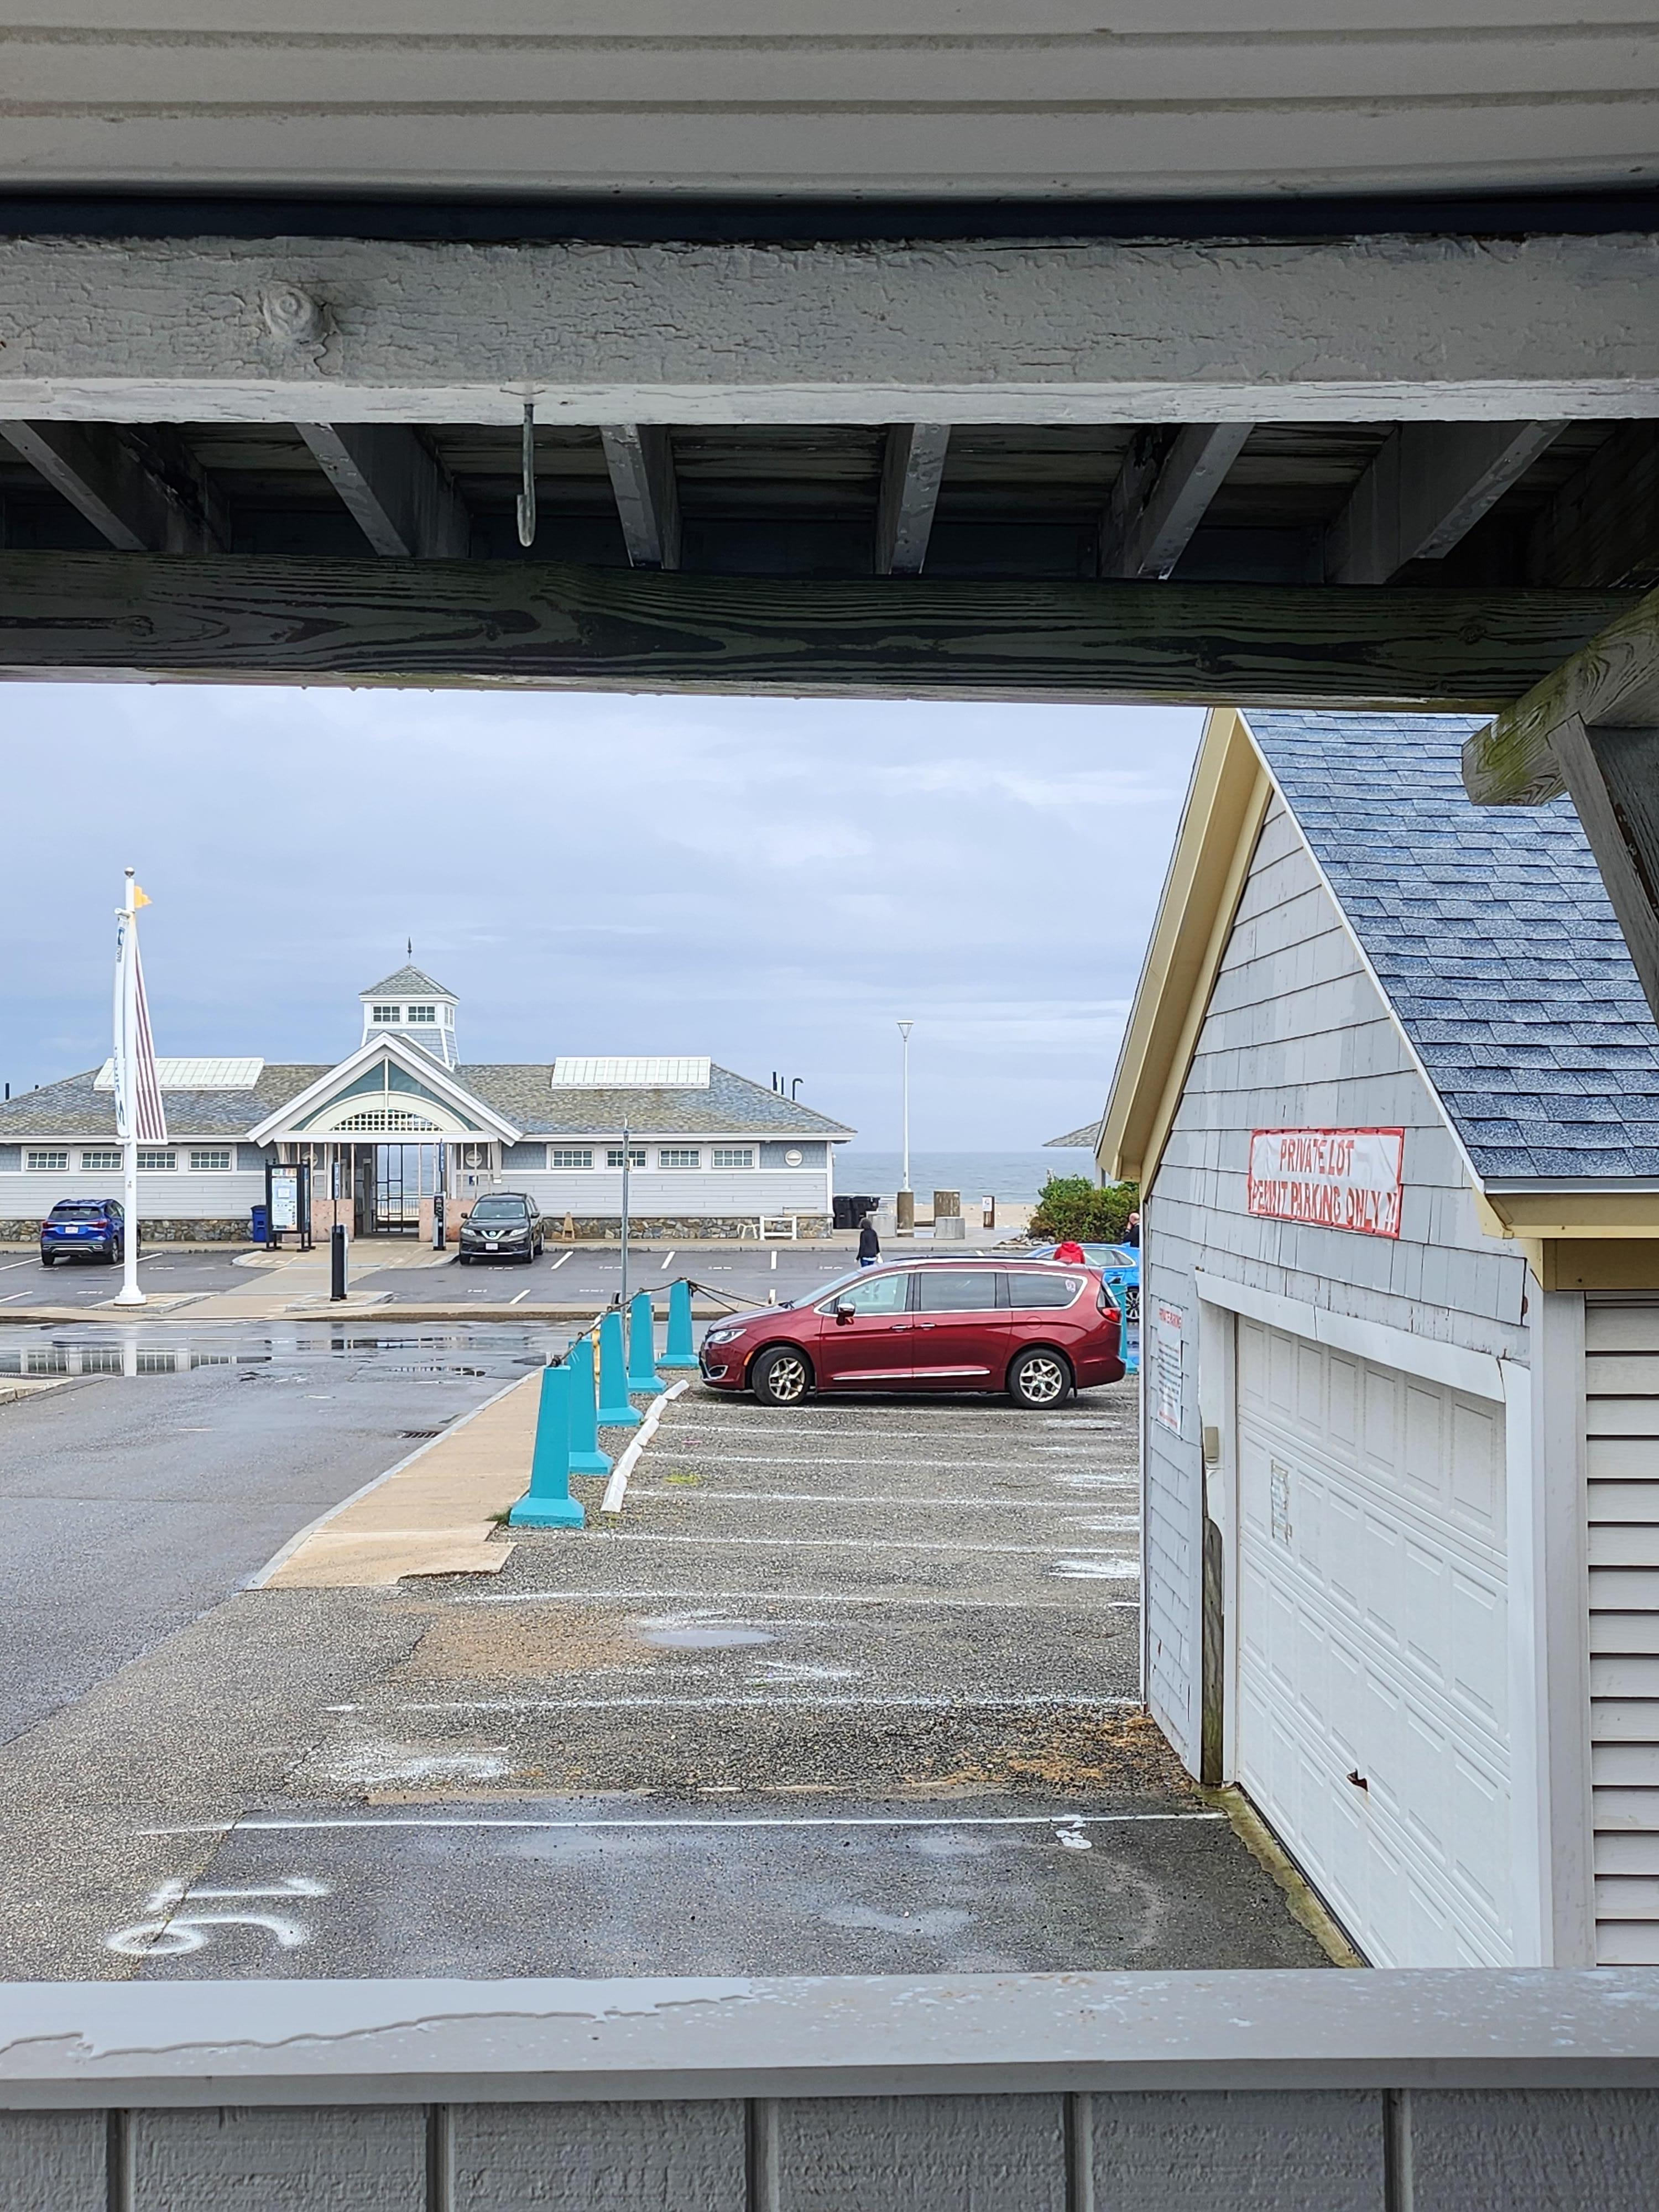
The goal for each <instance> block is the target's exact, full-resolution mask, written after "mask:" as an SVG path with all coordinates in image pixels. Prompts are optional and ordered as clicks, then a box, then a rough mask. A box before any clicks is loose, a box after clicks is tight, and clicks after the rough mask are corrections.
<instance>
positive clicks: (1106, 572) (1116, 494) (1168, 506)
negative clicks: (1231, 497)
mask: <svg viewBox="0 0 1659 2212" xmlns="http://www.w3.org/2000/svg"><path fill="white" fill-rule="evenodd" d="M1249 435H1250V425H1249V423H1248V422H1189V423H1188V425H1187V427H1186V428H1185V429H1183V430H1178V431H1176V434H1175V435H1174V436H1173V437H1167V436H1166V437H1164V438H1160V437H1159V435H1158V433H1157V432H1155V431H1154V432H1146V431H1143V432H1142V433H1141V434H1140V435H1139V436H1138V437H1136V438H1135V439H1134V440H1133V441H1132V442H1131V444H1130V447H1129V451H1128V453H1127V455H1126V456H1125V459H1124V463H1123V466H1122V468H1121V470H1120V471H1119V472H1118V478H1117V482H1116V483H1115V484H1114V485H1113V486H1112V495H1111V497H1110V499H1109V501H1107V505H1106V513H1105V516H1104V519H1103V521H1102V523H1101V528H1100V573H1101V574H1102V575H1103V576H1124V577H1128V578H1131V579H1133V578H1137V577H1142V576H1167V575H1168V574H1170V570H1171V569H1172V568H1174V567H1175V565H1176V562H1177V561H1179V560H1180V558H1181V556H1182V554H1183V553H1184V552H1185V551H1186V550H1187V545H1188V540H1189V539H1190V538H1191V537H1192V534H1193V532H1194V531H1195V530H1196V529H1197V527H1198V526H1199V524H1200V522H1201V521H1202V520H1204V514H1205V510H1206V508H1207V507H1208V506H1209V504H1210V501H1212V499H1213V498H1214V497H1215V495H1216V493H1217V492H1218V490H1219V489H1220V486H1221V480H1222V478H1223V477H1225V475H1226V473H1227V471H1228V470H1229V469H1230V468H1231V466H1232V465H1233V463H1234V462H1235V461H1236V460H1237V459H1238V456H1239V453H1240V451H1241V450H1242V448H1243V444H1244V441H1245V440H1246V439H1247V438H1248V437H1249Z"/></svg>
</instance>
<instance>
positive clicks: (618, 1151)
mask: <svg viewBox="0 0 1659 2212" xmlns="http://www.w3.org/2000/svg"><path fill="white" fill-rule="evenodd" d="M622 1164H623V1148H622V1146H620V1145H612V1146H611V1149H610V1151H609V1152H606V1154H605V1165H606V1167H608V1168H619V1167H620V1166H621V1165H622ZM628 1164H629V1167H630V1168H642V1167H643V1166H644V1165H645V1146H643V1145H630V1146H629V1147H628Z"/></svg>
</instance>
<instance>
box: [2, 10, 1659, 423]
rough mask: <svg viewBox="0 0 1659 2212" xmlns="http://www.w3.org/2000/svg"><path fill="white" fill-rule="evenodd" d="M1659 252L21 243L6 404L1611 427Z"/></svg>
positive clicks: (1655, 340) (1127, 244) (40, 410)
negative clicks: (530, 402)
mask: <svg viewBox="0 0 1659 2212" xmlns="http://www.w3.org/2000/svg"><path fill="white" fill-rule="evenodd" d="M47 12H48V13H51V10H48V11H47ZM161 127H163V128H165V126H164V125H163V126H161ZM400 127H402V126H401V125H400ZM409 127H410V128H413V129H416V130H418V128H419V125H417V124H411V125H409ZM1056 207H1057V209H1058V207H1059V203H1056ZM1056 220H1057V221H1058V220H1059V216H1058V214H1057V216H1056ZM203 221H204V225H205V224H206V223H207V222H208V221H209V216H208V215H207V214H204V217H203ZM1654 254H1655V244H1654V239H1653V237H1652V236H1651V235H1650V234H1642V233H1632V234H1622V235H1618V236H1611V237H1559V236H1545V237H1537V236H1534V237H1525V238H1521V239H1518V240H1515V241H1514V242H1513V244H1506V245H1504V246H1502V247H1501V248H1494V246H1492V241H1491V240H1489V239H1487V238H1485V237H1478V238H1467V239H1459V238H1447V237H1444V236H1425V237H1409V236H1393V235H1389V236H1382V237H1361V238H1358V239H1356V238H1352V237H1345V238H1327V239H1323V240H1310V241H1307V242H1302V243H1297V244H1288V243H1286V242H1285V241H1283V240H1270V241H1267V242H1265V243H1263V242H1259V241H1258V242H1252V241H1251V240H1248V239H1243V240H1241V239H1237V238H1231V239H1221V240H1124V241H1120V240H1079V239H1073V238H1061V239H1059V240H1054V241H1043V240H1029V239H1028V240H999V239H996V238H989V239H981V240H967V241H963V242H961V243H943V242H939V241H936V240H917V241H908V242H904V243H899V244H885V243H882V242H879V241H878V242H873V243H869V242H862V243H856V244H846V245H811V244H807V245H775V246H764V245H756V244H754V243H752V242H742V243H734V244H729V245H719V244H699V243H696V242H680V243H676V244H651V243H639V242H634V243H620V244H611V243H605V242H592V241H586V240H574V241H538V240H533V239H532V240H527V241H523V242H519V243H515V244H509V245H473V244H470V243H465V242H458V241H453V240H435V241H429V242H428V241H421V240H374V239H365V238H356V239H353V238H344V239H316V238H308V239H305V240H295V239H287V238H277V239H263V240H260V239H249V240H244V239H236V238H224V237H218V238H216V237H212V236H210V235H204V236H197V237H190V238H167V239H142V238H140V239H133V238H107V239H104V238H74V237H70V238H62V237H52V236H49V235H48V236H39V235H37V236H8V237H0V328H3V331H4V334H5V339H6V343H5V345H4V347H3V349H0V414H3V415H6V416H14V417H21V418H23V419H26V420H30V421H39V420H43V419H46V418H52V419H54V420H63V419H67V418H74V419H77V420H82V421H85V420H90V419H93V418H102V419H104V420H106V421H111V422H113V421H126V422H256V421H257V422H407V423H422V422H455V423H500V424H502V425H507V426H511V427H513V428H516V427H517V425H518V423H519V422H520V417H521V416H522V413H523V409H524V402H525V400H526V398H534V399H535V401H536V405H537V412H538V416H539V417H540V419H542V420H543V421H544V422H553V421H555V420H557V421H559V422H565V423H590V424H603V423H606V422H673V423H685V424H693V423H716V424H719V425H720V426H721V427H722V428H726V427H729V426H731V425H732V424H733V423H743V422H799V423H830V424H844V423H866V424H872V425H876V424H879V425H885V424H888V423H890V422H954V423H957V424H962V423H969V422H976V423H994V424H1007V423H1011V422H1051V423H1073V424H1075V423H1078V422H1166V423H1179V422H1229V421H1232V422H1243V421H1249V422H1407V421H1419V422H1432V421H1449V420H1464V421H1473V420H1484V421H1497V422H1515V421H1516V420H1520V419H1534V420H1538V421H1553V420H1556V419H1558V418H1563V417H1571V418H1574V419H1578V420H1586V419H1588V420H1599V421H1605V420H1606V419H1607V418H1608V417H1609V416H1641V415H1654V414H1659V284H1656V283H1655V282H1654V274H1653V271H1654Z"/></svg>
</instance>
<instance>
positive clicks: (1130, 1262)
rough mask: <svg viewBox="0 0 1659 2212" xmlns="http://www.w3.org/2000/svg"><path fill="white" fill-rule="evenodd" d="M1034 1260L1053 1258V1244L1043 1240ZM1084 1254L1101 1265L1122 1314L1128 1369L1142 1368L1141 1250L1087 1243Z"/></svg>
mask: <svg viewBox="0 0 1659 2212" xmlns="http://www.w3.org/2000/svg"><path fill="white" fill-rule="evenodd" d="M1030 1256H1031V1258H1032V1259H1033V1260H1052V1259H1053V1258H1054V1246H1053V1245H1052V1244H1040V1245H1038V1246H1037V1248H1036V1250H1035V1251H1033V1252H1032V1254H1031V1255H1030ZM1083 1256H1084V1257H1085V1260H1087V1261H1088V1262H1089V1265H1090V1266H1091V1267H1098V1268H1099V1270H1100V1272H1101V1275H1102V1277H1103V1279H1104V1281H1105V1285H1106V1291H1107V1295H1108V1297H1110V1298H1112V1299H1114V1300H1115V1302H1116V1304H1117V1305H1118V1306H1119V1307H1120V1308H1121V1310H1122V1314H1123V1328H1122V1333H1121V1336H1120V1338H1119V1341H1118V1350H1119V1351H1120V1352H1121V1353H1122V1355H1123V1365H1124V1370H1125V1372H1126V1373H1127V1374H1130V1375H1138V1374H1139V1372H1140V1253H1139V1249H1138V1247H1136V1246H1135V1245H1133V1244H1085V1245H1084V1247H1083Z"/></svg>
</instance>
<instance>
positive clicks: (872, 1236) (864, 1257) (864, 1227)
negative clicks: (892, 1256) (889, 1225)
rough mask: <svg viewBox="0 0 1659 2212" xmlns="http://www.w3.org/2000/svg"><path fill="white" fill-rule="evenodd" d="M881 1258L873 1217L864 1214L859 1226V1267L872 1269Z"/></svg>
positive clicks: (878, 1238)
mask: <svg viewBox="0 0 1659 2212" xmlns="http://www.w3.org/2000/svg"><path fill="white" fill-rule="evenodd" d="M880 1257H881V1239H880V1237H878V1236H877V1234H876V1224H875V1217H874V1216H873V1215H872V1214H868V1213H866V1215H865V1217H864V1218H863V1220H862V1221H861V1222H860V1224H859V1265H860V1267H874V1266H875V1264H876V1262H877V1261H878V1260H879V1259H880Z"/></svg>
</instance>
